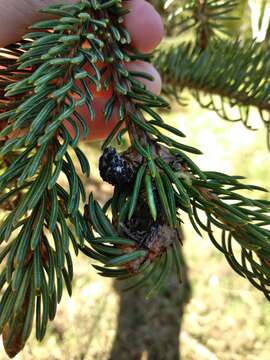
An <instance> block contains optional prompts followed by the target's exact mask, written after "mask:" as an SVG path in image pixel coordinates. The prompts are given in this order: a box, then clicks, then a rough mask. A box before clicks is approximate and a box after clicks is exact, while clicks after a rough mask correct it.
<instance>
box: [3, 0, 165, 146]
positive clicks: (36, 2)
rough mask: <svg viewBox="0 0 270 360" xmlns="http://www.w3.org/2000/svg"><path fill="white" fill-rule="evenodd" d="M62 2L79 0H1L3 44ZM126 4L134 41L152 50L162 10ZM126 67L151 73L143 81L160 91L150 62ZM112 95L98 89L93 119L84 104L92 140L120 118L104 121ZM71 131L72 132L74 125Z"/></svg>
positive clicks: (132, 1)
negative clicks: (41, 11)
mask: <svg viewBox="0 0 270 360" xmlns="http://www.w3.org/2000/svg"><path fill="white" fill-rule="evenodd" d="M59 2H63V3H66V2H70V3H74V2H75V3H76V0H19V1H18V0H0V24H1V25H0V29H1V31H0V46H5V45H7V44H10V43H12V42H15V41H17V40H19V39H20V38H21V36H23V35H24V34H25V33H26V32H27V27H28V26H30V25H31V24H33V23H34V22H36V21H39V20H41V19H42V18H44V17H45V18H46V15H44V14H41V13H39V12H38V10H39V9H41V8H44V7H46V6H49V5H50V4H53V3H56V4H57V3H59ZM125 6H126V7H127V8H128V9H129V10H130V13H129V14H127V15H126V16H125V26H126V28H127V30H128V31H129V33H130V36H131V38H132V42H133V45H134V46H135V47H136V48H137V49H138V50H139V51H141V52H143V53H149V52H151V51H153V50H154V49H155V47H156V46H157V45H158V44H159V42H160V41H161V38H162V36H163V25H162V20H161V18H160V16H159V14H158V13H157V12H156V10H155V9H154V8H153V6H152V5H151V4H149V3H147V2H146V1H144V0H129V1H126V2H125ZM127 68H128V69H129V70H133V71H142V72H147V73H149V74H150V75H152V76H153V78H154V81H149V80H141V81H143V82H144V83H145V84H146V86H147V87H148V89H149V90H151V91H152V92H154V93H156V94H159V93H160V89H161V79H160V76H159V74H158V72H157V71H156V69H155V68H154V67H153V66H152V65H151V64H149V63H147V62H144V61H136V62H132V63H129V64H127ZM109 96H110V94H108V93H106V92H105V91H101V92H99V93H96V96H95V99H94V110H95V113H96V118H95V121H94V122H91V121H90V119H89V116H88V115H87V110H86V108H85V107H84V106H83V107H82V108H80V110H79V112H80V113H81V115H82V116H83V117H84V118H85V119H86V121H87V124H88V126H89V130H90V131H89V133H90V139H91V140H98V139H103V138H104V137H106V135H108V133H109V132H110V131H111V130H112V129H113V127H114V125H115V123H116V122H117V118H116V117H113V119H112V120H111V121H109V122H105V119H104V116H103V108H104V104H105V103H106V101H107V100H108V97H109ZM70 131H71V132H72V130H71V129H70Z"/></svg>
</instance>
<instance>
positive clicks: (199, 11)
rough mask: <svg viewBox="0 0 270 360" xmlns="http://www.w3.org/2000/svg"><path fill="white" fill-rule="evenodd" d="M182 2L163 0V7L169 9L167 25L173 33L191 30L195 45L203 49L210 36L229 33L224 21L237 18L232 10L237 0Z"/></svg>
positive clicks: (220, 35) (214, 36)
mask: <svg viewBox="0 0 270 360" xmlns="http://www.w3.org/2000/svg"><path fill="white" fill-rule="evenodd" d="M182 3H183V2H181V3H180V4H179V2H177V1H175V0H168V1H165V3H164V8H165V9H166V10H170V12H169V16H168V24H167V27H168V28H173V29H174V32H175V34H183V33H184V32H186V31H192V32H193V34H194V35H195V38H196V42H197V45H198V46H199V47H200V48H201V49H203V50H204V49H205V48H206V47H207V46H208V44H209V42H210V41H211V40H212V38H215V39H217V38H220V37H224V35H225V36H227V35H229V29H227V27H226V22H227V21H231V20H236V19H237V17H235V16H233V15H232V12H233V10H235V9H236V8H237V6H238V5H239V1H238V0H191V1H184V4H183V5H182ZM169 32H171V29H169Z"/></svg>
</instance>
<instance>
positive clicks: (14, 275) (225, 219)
mask: <svg viewBox="0 0 270 360" xmlns="http://www.w3.org/2000/svg"><path fill="white" fill-rule="evenodd" d="M46 12H47V13H48V14H49V13H50V14H54V15H58V16H59V18H57V19H54V20H48V21H42V22H39V23H38V24H35V25H34V26H33V30H34V31H33V32H31V33H29V34H28V35H26V36H25V39H24V41H22V42H21V43H20V44H16V45H11V46H10V47H8V48H7V49H6V50H4V52H6V53H8V56H7V57H5V56H3V57H2V58H1V66H2V69H1V72H0V75H1V77H0V85H1V94H2V97H1V114H0V123H1V124H2V125H1V132H0V142H1V143H0V145H1V147H0V156H1V157H2V159H3V162H2V165H1V177H0V191H1V195H0V208H3V209H5V211H6V212H7V216H6V218H5V219H4V220H3V221H2V222H1V226H0V241H1V243H2V244H4V242H6V244H5V247H4V248H3V250H2V251H1V253H0V262H2V263H3V267H2V272H1V274H0V288H1V289H2V294H3V295H2V298H1V301H0V329H1V332H2V334H3V338H4V345H5V349H6V352H7V353H8V355H9V356H14V355H15V354H16V353H18V352H19V351H20V350H21V349H22V348H23V347H24V344H25V342H26V341H27V339H28V337H29V335H30V333H31V329H32V324H33V321H34V318H35V319H36V337H37V339H38V340H42V339H43V337H44V336H45V333H46V328H47V324H48V321H49V320H53V319H54V317H55V314H56V309H57V304H58V303H59V302H60V300H61V297H62V292H63V286H64V285H65V286H66V288H67V291H68V292H69V294H71V291H72V278H73V268H72V256H71V245H72V247H73V249H74V252H75V254H77V253H78V251H79V250H81V251H82V252H83V253H84V254H86V255H87V256H89V257H90V258H91V259H93V260H96V261H97V263H95V264H94V267H95V268H96V269H97V270H98V271H99V273H100V274H101V275H103V276H108V277H117V278H120V279H129V280H130V281H131V283H130V284H129V288H133V287H138V286H144V285H145V284H146V281H147V280H148V279H153V278H155V279H156V281H155V282H154V285H153V284H152V287H150V291H149V296H150V295H153V294H155V293H156V292H157V291H158V290H159V289H160V288H161V287H162V285H163V283H164V281H166V279H167V276H168V274H169V272H170V271H171V269H172V268H173V267H174V268H175V270H176V272H177V274H178V276H179V281H181V258H180V252H179V247H180V246H181V231H180V224H181V222H182V213H183V212H185V213H187V214H188V216H189V219H190V221H191V224H192V225H193V227H194V229H195V231H197V233H199V234H201V232H200V231H201V230H203V231H205V232H206V233H207V234H208V236H209V237H210V239H211V241H212V242H213V243H214V245H215V246H217V247H218V249H219V250H220V251H222V252H223V253H224V255H225V256H226V258H227V259H228V261H229V263H230V264H231V266H232V267H233V268H234V269H235V270H236V271H237V272H238V273H240V274H241V275H243V276H245V277H247V278H248V279H249V280H250V282H251V283H252V284H254V285H255V286H256V287H257V288H258V289H260V290H261V291H263V293H264V294H265V295H266V297H268V298H269V286H268V284H269V265H270V264H269V251H270V250H269V244H270V243H269V239H270V231H269V229H268V228H267V227H268V226H269V223H270V221H269V220H270V217H269V215H268V214H269V202H267V201H266V200H256V199H255V200H253V199H250V198H248V197H245V196H243V195H242V194H241V191H242V190H263V189H261V188H258V187H256V186H252V185H245V184H242V183H241V182H240V181H239V180H240V179H241V177H233V176H228V175H224V174H220V173H217V172H213V171H212V172H206V171H202V170H201V169H200V168H199V167H198V166H197V165H196V164H195V163H194V162H193V161H192V160H191V159H190V157H189V155H188V154H189V153H194V154H200V153H201V152H200V151H199V150H198V149H196V148H194V147H192V146H190V145H188V144H186V143H183V141H182V139H183V138H184V134H183V133H182V132H181V131H180V130H178V129H175V128H173V127H171V126H169V125H168V124H166V123H164V121H163V120H162V118H161V117H160V115H159V114H158V113H157V111H156V109H159V108H166V107H167V106H168V104H167V102H166V101H165V100H164V99H163V98H161V97H159V96H156V95H154V94H152V93H151V92H150V91H149V90H147V88H146V87H145V85H143V84H142V83H141V82H140V78H143V77H144V78H149V75H148V74H143V73H141V74H138V73H134V72H131V71H128V70H127V69H126V67H125V64H126V63H127V62H129V61H132V60H136V59H141V58H142V57H143V55H142V54H140V53H138V52H137V51H136V50H135V49H133V48H132V46H131V45H130V43H131V40H130V36H129V34H128V32H127V30H126V29H125V27H124V26H123V16H124V15H125V14H126V10H125V9H124V8H123V6H122V3H121V1H119V0H108V1H96V0H81V1H79V2H78V3H77V4H73V5H55V6H50V7H49V8H48V9H47V10H46ZM194 56H195V55H194ZM163 60H164V59H163ZM163 60H162V61H163ZM163 65H164V63H163ZM191 65H192V63H191V64H190V66H191ZM165 75H166V73H165ZM166 76H167V75H166ZM166 76H165V79H166ZM93 87H95V88H96V90H97V91H98V90H99V89H101V88H102V87H105V88H109V87H110V88H111V89H112V92H111V96H110V98H109V99H108V101H107V103H106V105H105V107H104V116H105V118H106V119H107V121H110V120H111V119H112V114H113V113H114V112H116V113H117V115H118V123H117V124H116V126H115V128H114V129H113V131H112V132H111V134H110V135H109V136H108V138H107V139H106V140H105V142H104V144H103V154H102V156H101V158H100V164H99V169H100V174H101V176H102V178H103V180H104V181H107V182H109V183H111V184H112V185H113V186H114V193H113V196H112V198H111V199H109V200H108V202H107V203H106V204H105V205H104V206H103V207H101V206H100V205H99V204H98V202H97V201H96V200H95V199H94V196H93V194H90V196H89V201H88V202H86V192H85V189H84V186H83V182H82V180H81V177H80V174H79V173H78V171H77V170H76V167H75V165H76V164H75V162H74V160H73V158H75V159H76V160H75V161H76V162H77V163H79V164H80V167H81V170H82V173H84V174H85V175H86V176H89V172H90V168H89V164H88V160H87V158H86V157H85V155H84V154H83V153H82V151H81V150H80V149H79V148H78V142H79V139H80V131H81V130H80V129H81V128H82V130H83V135H84V136H87V131H88V129H87V126H86V121H85V119H83V118H82V116H81V115H80V114H79V112H78V108H79V107H81V106H82V105H86V106H87V109H88V112H89V114H88V116H89V117H90V118H93V119H94V108H93V98H94V96H93V94H92V91H91V89H93ZM65 122H68V123H69V124H71V125H72V127H73V129H74V134H75V135H74V136H71V135H70V133H69V132H68V131H67V129H66V127H65ZM124 133H128V135H129V139H130V146H129V148H127V149H126V150H125V151H124V152H123V153H118V152H117V150H116V149H115V148H113V147H112V146H111V143H112V141H113V140H114V139H117V141H118V142H119V143H120V144H121V143H122V136H123V134H124ZM176 139H177V140H176ZM11 159H12V162H10V163H8V162H7V161H10V160H11ZM60 174H63V175H65V177H66V178H67V180H68V187H67V188H64V187H63V186H62V185H60V179H59V176H60ZM14 198H15V199H17V200H16V201H14V202H13V206H11V207H9V206H7V204H8V201H9V200H10V199H14ZM80 203H83V204H84V214H83V215H82V214H81V212H80V210H79V206H80ZM203 213H204V217H203V216H202V214H203ZM214 227H216V228H218V229H220V230H221V232H222V236H221V240H220V241H219V240H217V235H216V232H213V228H214ZM234 244H239V245H240V247H241V255H242V256H241V259H239V258H237V255H235V252H234Z"/></svg>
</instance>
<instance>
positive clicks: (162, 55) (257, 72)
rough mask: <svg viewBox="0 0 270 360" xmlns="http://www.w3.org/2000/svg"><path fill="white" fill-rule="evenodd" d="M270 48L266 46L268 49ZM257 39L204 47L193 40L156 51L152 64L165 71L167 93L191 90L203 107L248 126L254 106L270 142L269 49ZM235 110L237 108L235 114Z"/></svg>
mask: <svg viewBox="0 0 270 360" xmlns="http://www.w3.org/2000/svg"><path fill="white" fill-rule="evenodd" d="M267 49H268V48H267ZM267 49H266V48H265V46H262V45H261V44H257V43H254V42H253V41H244V42H242V41H239V40H234V41H221V40H219V41H213V42H211V45H209V47H208V48H207V49H206V50H204V51H203V52H202V51H201V49H200V47H196V46H194V44H193V43H192V42H186V43H180V44H179V45H168V46H167V45H166V43H165V44H164V45H163V46H161V47H160V48H159V50H158V51H157V52H156V53H155V54H154V58H153V63H154V64H155V66H156V67H157V68H158V69H159V71H160V72H161V73H162V74H163V80H164V93H165V94H166V95H167V96H169V97H170V96H173V97H176V98H178V97H179V94H181V92H182V91H183V90H184V89H188V90H189V91H190V92H191V94H192V95H193V96H194V98H195V99H196V100H197V101H198V102H199V104H200V105H201V106H202V107H203V108H207V109H210V110H214V111H215V112H216V113H217V114H218V115H219V116H220V117H221V118H223V119H225V120H228V121H242V122H243V124H244V125H245V126H246V127H247V128H249V129H252V126H251V125H250V124H249V120H250V116H249V114H250V111H249V110H250V108H251V107H253V108H256V109H257V110H258V113H259V115H260V118H261V120H262V122H263V123H264V125H265V127H266V131H267V145H268V147H269V148H270V142H269V131H270V130H269V110H270V105H269V101H270V100H269V99H270V97H269V95H270V92H269V84H268V82H269V76H270V67H269V59H268V57H267V53H268V50H267ZM231 109H236V110H238V111H237V112H238V114H237V115H236V114H235V113H234V114H233V115H232V114H231V113H232V111H230V110H231Z"/></svg>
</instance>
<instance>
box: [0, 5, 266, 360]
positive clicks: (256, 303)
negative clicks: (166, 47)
mask: <svg viewBox="0 0 270 360" xmlns="http://www.w3.org/2000/svg"><path fill="white" fill-rule="evenodd" d="M153 3H154V4H155V6H156V7H157V8H158V9H159V10H160V12H161V13H163V15H164V18H166V16H167V14H168V12H169V10H164V9H163V5H164V1H163V0H153ZM167 3H168V1H167ZM175 3H176V2H175ZM179 3H183V4H184V3H185V1H179V0H178V1H177V5H175V6H179ZM172 5H173V4H172ZM173 6H174V5H173ZM269 14H270V2H269V1H264V0H242V1H240V3H239V6H238V7H237V8H236V10H235V13H234V14H233V15H234V16H238V17H239V20H237V21H235V20H234V21H227V23H226V25H227V28H229V29H230V31H231V32H232V33H233V35H234V36H235V35H236V34H237V35H239V36H240V37H243V38H244V37H251V36H252V37H253V38H257V40H258V41H262V40H265V41H268V38H269V36H270V31H269V26H267V25H268V24H269V16H270V15H269ZM170 35H171V36H175V37H177V36H179V35H178V34H170ZM181 36H187V37H188V36H189V35H188V34H187V33H186V34H185V35H181ZM183 98H184V99H185V103H186V104H187V106H183V105H182V106H180V105H177V104H174V103H173V104H172V111H171V112H170V113H168V114H167V115H166V118H167V121H168V123H170V124H171V125H174V126H178V127H179V128H180V129H181V131H183V132H184V133H185V134H186V135H187V138H188V139H189V141H190V144H191V145H192V146H196V147H198V148H199V149H201V150H202V151H203V155H201V156H200V157H198V156H196V160H197V163H198V164H199V165H200V167H201V168H202V169H203V170H211V169H214V170H216V171H221V172H225V173H229V174H233V175H234V174H241V175H244V176H246V177H247V178H248V180H249V183H256V184H258V185H261V186H264V187H266V188H268V189H269V188H270V173H269V161H270V154H269V152H267V148H266V144H265V131H264V128H263V125H262V124H261V122H260V119H259V116H258V114H257V112H255V111H254V112H252V114H251V122H252V125H253V127H256V128H257V129H258V130H257V131H254V132H251V131H249V130H247V129H246V128H245V127H244V126H243V124H242V123H228V122H224V121H221V120H220V118H219V117H218V116H217V115H216V114H215V113H214V112H210V111H207V110H202V109H201V107H200V106H199V105H198V104H197V102H195V100H194V99H192V98H191V97H190V96H189V94H188V93H186V92H185V93H184V94H183ZM97 145H98V144H94V143H91V144H83V146H82V149H83V150H84V151H85V152H86V154H87V156H88V157H89V159H90V163H91V165H92V179H91V182H89V183H87V184H86V185H87V188H88V190H89V191H90V190H94V191H95V193H96V197H97V198H98V199H99V200H100V201H103V202H105V201H106V199H107V198H108V197H109V196H110V194H111V191H112V188H111V187H110V186H109V185H107V184H104V183H101V180H100V178H99V175H98V171H97V165H98V158H99V155H100V154H99V151H98V146H97ZM183 220H184V222H185V224H186V225H185V226H184V230H183V231H184V235H185V243H184V250H183V251H184V257H185V259H186V260H185V261H186V263H187V265H188V278H186V281H185V284H184V286H182V287H180V288H179V286H178V285H177V284H176V280H175V278H174V277H173V276H172V278H171V279H170V281H169V282H168V284H167V285H166V287H164V289H163V291H162V293H161V294H159V295H158V296H157V297H156V298H154V299H150V300H146V299H145V298H144V291H143V290H142V291H136V292H130V293H123V292H121V284H120V283H119V281H118V282H113V281H110V280H109V279H107V278H106V279H103V278H101V277H100V276H98V275H97V274H96V273H95V270H94V269H93V268H92V267H91V264H90V262H89V259H87V258H85V257H84V256H83V255H79V257H78V258H76V259H75V262H74V268H75V275H74V286H73V296H72V298H69V297H68V295H67V294H66V293H65V296H64V299H63V301H62V302H61V305H60V306H59V311H58V314H57V316H56V319H55V321H54V322H53V323H51V324H50V327H49V331H48V334H47V336H46V338H45V340H44V341H43V343H42V344H41V345H40V344H39V343H38V342H37V341H36V340H35V339H34V335H32V339H31V340H30V341H29V342H28V344H27V345H26V347H25V349H24V351H23V352H22V353H21V354H19V355H18V356H17V357H16V359H18V360H19V359H21V360H32V359H33V360H34V359H38V360H49V359H50V360H68V359H69V360H79V359H80V360H81V359H85V360H109V359H110V360H166V359H168V360H177V359H178V358H179V353H180V349H181V355H182V358H183V359H185V360H201V359H202V360H203V359H206V360H215V359H218V360H242V359H245V360H255V359H256V360H257V359H260V360H268V359H269V353H270V345H269V341H268V339H269V335H270V314H269V304H268V302H267V301H266V300H265V298H264V297H263V295H262V294H261V293H259V292H258V291H257V290H256V289H255V288H253V287H252V285H250V284H249V283H248V282H247V281H245V279H242V278H240V277H238V276H237V275H236V274H235V273H234V271H233V270H232V269H231V268H230V267H229V265H228V264H227V262H226V260H225V258H224V257H223V255H222V254H220V253H218V252H217V250H216V249H215V248H214V247H213V245H212V244H211V243H210V242H209V241H208V240H207V239H202V238H199V236H198V235H196V234H195V233H194V231H193V229H192V228H191V226H188V225H187V224H188V221H185V219H183ZM190 288H191V289H192V290H190ZM183 313H184V317H183V319H182V315H183ZM180 328H181V331H180ZM0 346H2V345H0ZM1 350H3V349H2V348H1ZM4 359H6V355H4V351H0V360H4Z"/></svg>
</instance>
